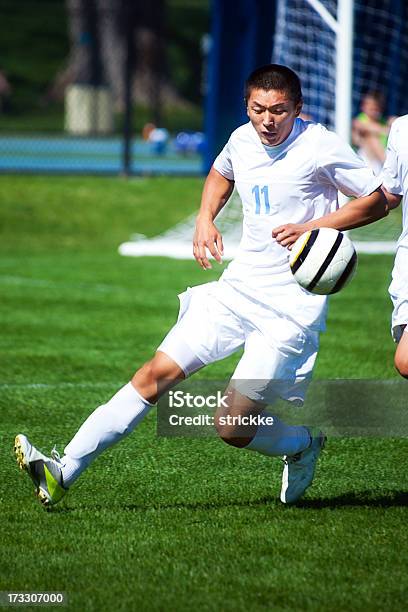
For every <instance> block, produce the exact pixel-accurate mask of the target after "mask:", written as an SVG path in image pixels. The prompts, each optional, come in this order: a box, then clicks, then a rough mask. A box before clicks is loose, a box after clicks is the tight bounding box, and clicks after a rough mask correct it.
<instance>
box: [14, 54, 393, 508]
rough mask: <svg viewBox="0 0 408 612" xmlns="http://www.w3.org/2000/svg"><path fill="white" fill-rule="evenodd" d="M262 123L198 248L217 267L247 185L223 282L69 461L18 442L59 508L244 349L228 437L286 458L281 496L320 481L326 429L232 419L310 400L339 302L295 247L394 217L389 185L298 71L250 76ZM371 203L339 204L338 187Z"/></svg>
mask: <svg viewBox="0 0 408 612" xmlns="http://www.w3.org/2000/svg"><path fill="white" fill-rule="evenodd" d="M245 100H246V105H247V113H248V116H249V119H250V121H249V122H248V123H246V124H245V125H243V126H241V127H240V128H238V129H237V130H235V131H234V132H233V134H232V135H231V137H230V139H229V141H228V143H227V145H226V146H225V147H224V149H223V151H222V152H221V154H220V155H219V156H218V158H217V159H216V160H215V162H214V166H213V168H212V169H211V171H210V173H209V175H208V177H207V180H206V182H205V186H204V190H203V196H202V202H201V208H200V212H199V215H198V218H197V224H196V231H195V236H194V241H193V242H194V256H195V258H196V260H197V262H198V263H199V264H200V265H201V266H202V268H203V269H207V268H209V267H210V265H211V264H210V262H209V260H208V256H209V255H208V251H209V252H210V253H211V254H212V255H213V256H214V258H215V259H216V260H217V261H221V256H222V253H223V244H222V236H221V235H220V233H219V232H218V229H217V228H216V226H215V225H214V219H215V217H216V215H217V213H218V212H219V211H220V209H221V208H222V207H223V206H224V205H225V203H226V202H227V200H228V198H229V196H230V194H231V192H232V190H233V187H234V184H235V186H236V188H237V190H238V192H239V194H240V197H241V199H242V203H243V213H244V226H243V238H242V241H241V243H240V248H239V252H238V255H237V257H236V258H235V260H234V261H233V262H232V263H231V264H230V265H229V266H228V268H227V269H226V270H225V272H224V273H223V275H222V277H221V278H220V280H219V281H217V282H213V283H206V284H204V285H200V286H198V287H194V288H193V289H189V290H187V291H186V292H185V293H183V294H182V295H181V296H180V301H181V306H180V313H179V318H178V322H177V324H176V325H175V326H174V327H173V329H172V330H171V331H170V332H169V334H168V335H167V336H166V338H165V339H164V341H163V342H162V344H161V345H160V346H159V348H158V350H157V352H156V355H155V356H154V357H153V359H152V360H150V361H149V362H147V363H146V364H145V365H144V366H143V367H142V368H140V369H139V370H138V371H137V372H136V374H135V375H134V377H133V378H132V381H131V382H129V383H128V384H127V385H125V386H124V387H123V388H122V389H120V390H119V391H118V393H116V395H114V397H113V398H111V399H110V400H109V401H108V402H107V403H106V404H103V405H102V406H100V407H99V408H97V409H96V410H95V411H94V412H93V413H92V414H91V415H90V417H89V418H88V419H87V420H86V421H85V423H84V424H83V425H82V426H81V427H80V429H79V431H78V432H77V434H76V435H75V436H74V438H73V440H72V441H71V442H70V443H69V444H68V446H67V447H66V448H65V455H64V457H63V458H62V459H61V460H60V459H59V457H58V456H57V455H56V454H55V453H54V454H53V456H52V457H51V458H48V457H46V456H44V455H42V454H41V453H40V452H39V451H37V450H36V449H35V447H34V446H32V445H31V444H30V442H29V441H28V440H27V438H26V437H25V436H23V435H21V434H20V435H18V436H17V437H16V443H15V449H16V454H17V460H18V463H19V464H20V466H21V467H22V468H24V469H26V470H27V471H28V473H29V474H30V476H31V478H32V479H33V481H34V483H35V485H36V489H37V495H38V497H39V498H40V500H41V501H42V502H43V503H44V504H45V505H48V504H53V503H56V502H57V501H59V500H60V499H61V497H62V496H63V495H64V494H65V491H66V489H67V488H68V487H70V486H71V485H72V484H73V483H74V481H75V480H76V479H77V478H78V476H79V475H80V474H81V473H82V472H83V470H84V469H85V468H86V467H87V466H88V465H89V464H90V463H91V462H92V461H93V460H94V459H95V458H96V457H97V456H98V455H99V454H100V453H101V452H102V451H103V450H104V449H106V448H107V447H109V446H112V445H113V444H114V443H116V442H117V441H119V440H121V439H122V438H123V437H124V436H125V435H127V434H128V433H130V432H131V431H132V430H133V429H134V428H135V427H136V426H137V424H138V423H139V422H140V420H141V419H142V418H143V417H144V416H145V415H146V414H147V413H148V412H149V410H150V409H151V407H152V405H153V404H154V403H155V402H156V401H157V399H158V398H159V397H160V395H161V394H162V393H163V392H164V391H166V390H167V389H169V388H170V387H172V386H173V385H175V384H176V383H177V382H178V381H179V380H181V379H183V378H185V377H186V376H189V375H190V374H192V373H193V372H195V371H196V370H198V369H200V368H202V367H203V366H205V365H207V364H209V363H212V362H214V361H217V360H219V359H222V358H224V357H226V356H228V355H230V354H232V353H233V352H235V351H236V350H237V349H239V348H240V347H244V353H243V356H242V358H241V360H240V362H239V363H238V366H237V368H236V370H235V372H234V375H233V377H232V381H231V384H230V387H229V389H228V394H229V403H228V407H227V408H226V409H221V408H220V409H219V410H218V411H217V414H216V422H217V430H218V433H219V435H220V437H221V438H222V439H223V440H224V441H225V442H227V443H228V444H231V445H233V446H236V447H240V448H243V447H245V448H247V449H249V450H254V451H258V452H260V453H263V454H266V455H270V456H280V455H284V460H285V467H284V472H283V477H282V490H281V500H282V501H283V502H285V503H291V502H294V501H296V500H297V499H299V498H300V497H301V496H302V495H303V493H304V491H305V490H306V488H307V487H308V486H309V485H310V483H311V482H312V479H313V474H314V469H315V464H316V461H317V458H318V456H319V453H320V450H321V448H322V445H323V440H324V436H323V434H322V433H321V432H320V431H311V430H309V429H308V428H307V427H303V426H299V427H295V426H288V425H286V424H284V423H283V422H281V421H280V420H279V419H277V418H275V417H274V419H273V423H272V424H264V423H263V424H260V425H259V426H256V425H255V426H251V427H241V426H240V424H239V423H238V424H237V423H236V422H235V423H233V424H227V425H225V424H224V423H223V422H222V420H221V417H222V416H233V417H243V416H252V415H254V416H255V415H256V416H261V417H262V416H264V414H265V407H266V405H267V404H271V403H273V401H274V400H275V399H276V398H277V397H281V398H283V399H286V400H288V401H291V402H297V403H301V402H303V400H304V396H305V392H306V388H307V385H308V383H309V381H310V379H311V374H312V369H313V366H314V363H315V360H316V356H317V351H318V338H319V332H320V331H321V330H322V329H324V325H325V316H326V303H327V300H326V298H325V297H324V296H317V295H312V294H309V293H307V292H306V291H304V290H302V289H301V288H300V287H299V285H298V284H297V283H296V282H295V281H294V279H293V277H292V274H291V272H290V269H289V263H288V255H289V254H288V250H287V249H286V248H285V247H286V246H289V245H290V244H292V243H293V242H294V241H295V240H296V239H297V238H298V236H299V235H300V234H302V233H303V232H304V231H307V230H308V229H312V228H314V227H323V226H328V227H335V228H337V229H349V228H352V227H357V226H359V225H364V224H366V223H370V222H372V221H374V220H376V219H378V218H381V217H382V216H384V215H385V214H386V206H385V199H384V196H383V194H382V192H381V190H380V189H378V187H379V185H380V181H379V179H378V178H375V177H374V175H373V174H372V172H371V170H369V169H368V168H367V167H366V166H365V164H364V163H363V161H362V160H361V159H360V158H359V157H358V156H357V155H356V154H355V153H354V152H353V151H352V149H351V148H350V147H349V146H348V145H346V144H345V143H343V142H342V141H341V140H340V139H339V138H338V137H337V136H336V135H335V134H334V133H332V132H329V131H328V130H326V129H325V128H323V127H322V126H320V125H316V124H314V123H311V122H305V121H303V120H301V119H299V118H298V116H299V113H300V111H301V108H302V93H301V87H300V82H299V79H298V77H297V76H296V74H295V73H294V72H292V71H291V70H290V69H288V68H286V67H284V66H279V65H274V64H272V65H268V66H264V67H262V68H259V69H258V70H255V71H254V72H253V73H252V74H251V75H250V77H249V79H248V81H247V84H246V94H245ZM338 190H341V191H342V192H343V193H345V194H346V195H348V196H355V197H356V198H357V199H356V200H354V201H351V202H349V203H348V204H347V205H345V206H344V207H343V208H342V209H340V210H336V208H337V191H338Z"/></svg>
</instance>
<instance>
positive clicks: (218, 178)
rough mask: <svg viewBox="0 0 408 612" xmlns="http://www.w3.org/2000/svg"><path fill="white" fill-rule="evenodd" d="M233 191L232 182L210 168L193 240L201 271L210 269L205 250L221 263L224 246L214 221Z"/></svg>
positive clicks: (194, 251)
mask: <svg viewBox="0 0 408 612" xmlns="http://www.w3.org/2000/svg"><path fill="white" fill-rule="evenodd" d="M233 189H234V181H230V180H228V179H227V178H225V177H224V176H222V174H220V173H219V172H218V171H217V170H216V169H215V168H211V170H210V172H209V174H208V176H207V179H206V181H205V184H204V189H203V194H202V197H201V206H200V212H199V213H198V216H197V220H196V228H195V232H194V238H193V253H194V257H195V259H196V261H197V263H198V264H199V265H200V266H201V267H202V268H203V270H208V269H210V268H211V267H212V266H211V263H210V261H209V260H208V253H207V249H208V251H209V252H210V253H211V255H212V256H213V257H214V259H215V260H216V261H218V263H222V260H221V256H222V255H223V254H224V246H223V243H222V236H221V234H220V232H219V231H218V229H217V227H216V226H215V224H214V219H215V217H216V216H217V214H218V213H219V212H220V210H221V209H222V207H223V206H225V204H226V203H227V201H228V199H229V197H230V195H231V193H232V191H233Z"/></svg>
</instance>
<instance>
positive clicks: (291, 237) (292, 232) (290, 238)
mask: <svg viewBox="0 0 408 612" xmlns="http://www.w3.org/2000/svg"><path fill="white" fill-rule="evenodd" d="M308 230H309V228H308V227H307V225H306V224H305V223H287V224H286V225H280V226H279V227H275V229H274V230H272V237H273V238H276V241H277V242H279V244H280V245H281V246H283V247H288V249H289V250H290V249H291V248H292V244H293V243H294V242H296V240H297V239H298V238H299V236H301V235H302V234H304V233H305V232H307V231H308Z"/></svg>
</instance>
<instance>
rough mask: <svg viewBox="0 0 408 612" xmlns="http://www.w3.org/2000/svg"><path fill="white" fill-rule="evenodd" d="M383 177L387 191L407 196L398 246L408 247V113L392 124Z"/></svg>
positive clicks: (403, 208)
mask: <svg viewBox="0 0 408 612" xmlns="http://www.w3.org/2000/svg"><path fill="white" fill-rule="evenodd" d="M382 178H383V184H384V187H385V188H386V189H387V191H389V192H390V193H394V194H395V195H403V196H404V198H405V199H404V201H403V203H402V234H401V236H400V238H399V240H398V246H404V247H408V210H407V207H408V198H407V195H408V115H404V116H403V117H399V118H398V119H396V120H395V121H394V123H393V124H392V126H391V131H390V135H389V137H388V144H387V156H386V159H385V163H384V167H383V172H382Z"/></svg>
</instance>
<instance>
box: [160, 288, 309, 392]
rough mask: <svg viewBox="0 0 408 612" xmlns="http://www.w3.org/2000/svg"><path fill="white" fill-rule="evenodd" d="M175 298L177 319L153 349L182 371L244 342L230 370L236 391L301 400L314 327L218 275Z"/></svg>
mask: <svg viewBox="0 0 408 612" xmlns="http://www.w3.org/2000/svg"><path fill="white" fill-rule="evenodd" d="M179 299H180V312H179V316H178V320H177V323H176V325H175V326H174V327H173V328H172V329H171V330H170V332H169V333H168V335H167V336H166V338H165V339H164V340H163V342H162V343H161V345H160V346H159V347H158V349H157V350H159V351H163V352H164V353H166V354H167V355H169V357H171V358H172V359H173V360H174V361H175V362H176V363H177V364H178V365H179V366H180V368H181V369H182V370H183V371H184V373H185V374H186V376H188V375H189V374H191V373H192V372H193V371H195V370H197V369H199V368H200V367H201V366H202V365H208V364H210V363H213V362H214V361H218V360H220V359H223V358H224V357H228V356H229V355H231V354H232V353H234V352H235V351H237V350H238V349H239V348H241V347H244V353H243V355H242V357H241V359H240V361H239V363H238V365H237V367H236V369H235V372H234V374H233V376H232V378H233V379H234V380H235V381H236V383H235V385H234V386H236V387H237V388H238V389H239V390H240V392H241V393H243V394H244V395H246V396H247V397H250V398H251V399H253V400H255V401H259V402H263V403H265V404H270V403H272V402H273V401H274V400H275V399H276V398H277V397H281V398H283V399H286V400H288V401H291V402H296V403H300V404H301V403H303V401H304V397H305V394H306V390H307V387H308V384H309V382H310V380H311V376H312V370H313V366H314V363H315V361H316V356H317V351H318V348H319V333H318V332H317V331H309V330H305V329H304V328H302V327H300V326H299V325H297V324H296V323H295V322H294V321H293V320H292V319H290V318H288V317H285V316H284V315H282V313H278V312H276V311H274V310H272V309H271V308H269V307H267V306H266V305H265V304H262V303H261V302H257V301H255V300H253V299H251V298H248V297H247V296H245V295H243V294H242V293H241V292H239V291H237V290H236V289H234V288H232V287H231V286H230V285H229V284H228V283H226V282H224V281H222V280H220V281H216V282H211V283H206V284H204V285H198V286H197V287H193V288H188V289H187V291H185V292H184V293H182V294H180V295H179ZM288 307H289V305H288Z"/></svg>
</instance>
